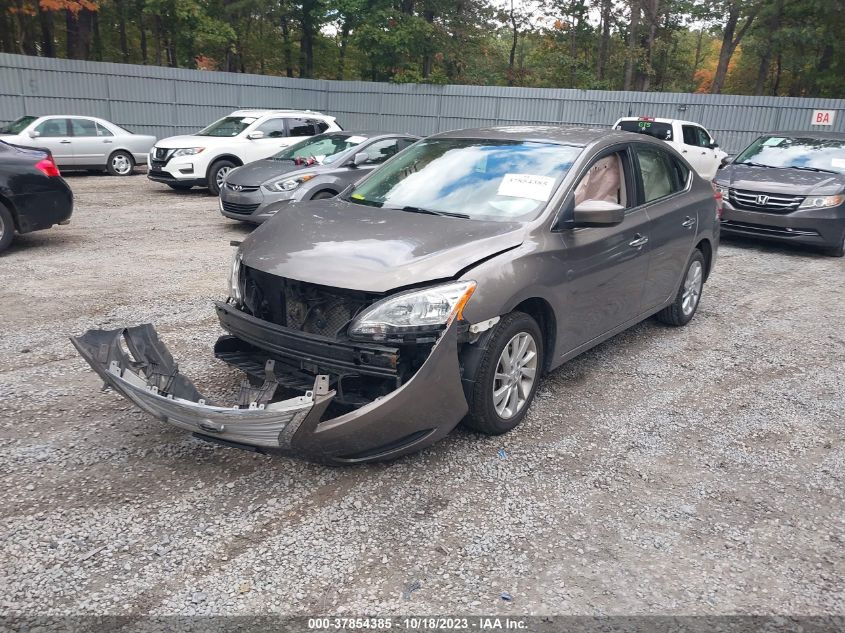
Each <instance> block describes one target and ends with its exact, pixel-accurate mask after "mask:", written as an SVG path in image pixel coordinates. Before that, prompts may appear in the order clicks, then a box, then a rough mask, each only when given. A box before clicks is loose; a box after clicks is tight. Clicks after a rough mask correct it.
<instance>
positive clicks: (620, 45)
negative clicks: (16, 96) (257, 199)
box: [0, 0, 845, 97]
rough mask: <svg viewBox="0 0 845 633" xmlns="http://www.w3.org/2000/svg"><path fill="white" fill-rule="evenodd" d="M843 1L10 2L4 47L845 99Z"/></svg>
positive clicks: (280, 68)
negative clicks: (844, 97) (844, 84)
mask: <svg viewBox="0 0 845 633" xmlns="http://www.w3.org/2000/svg"><path fill="white" fill-rule="evenodd" d="M837 4H840V5H841V2H839V1H838V0H837V2H833V3H831V2H830V1H829V0H826V1H824V2H822V1H821V0H625V1H616V0H302V1H301V2H292V1H287V0H0V51H3V52H10V53H20V54H25V55H41V56H47V57H68V58H73V59H88V60H101V61H116V62H125V63H133V64H155V65H164V66H174V67H184V68H200V69H205V70H221V71H228V72H249V73H260V74H274V75H287V76H290V77H315V78H327V79H363V80H373V81H392V82H429V83H460V84H479V85H513V86H538V87H555V88H584V89H608V90H623V89H630V90H647V91H649V90H650V91H678V92H714V93H733V94H757V95H786V96H823V97H843V96H845V88H843V82H842V81H841V77H843V76H845V11H843V10H842V9H843V8H844V7H842V6H839V9H838V10H837V9H836V7H835V6H834V5H837Z"/></svg>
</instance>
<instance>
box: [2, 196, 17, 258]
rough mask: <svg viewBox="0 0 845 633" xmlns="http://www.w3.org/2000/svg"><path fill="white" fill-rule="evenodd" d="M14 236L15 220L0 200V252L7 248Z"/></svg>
mask: <svg viewBox="0 0 845 633" xmlns="http://www.w3.org/2000/svg"><path fill="white" fill-rule="evenodd" d="M14 238H15V220H14V218H12V213H11V212H10V211H9V210H8V209H7V208H6V205H4V204H3V203H2V202H0V253H2V252H3V251H5V250H6V249H7V248H9V245H10V244H11V243H12V240H13V239H14Z"/></svg>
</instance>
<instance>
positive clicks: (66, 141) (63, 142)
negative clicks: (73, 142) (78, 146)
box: [59, 140, 70, 145]
mask: <svg viewBox="0 0 845 633" xmlns="http://www.w3.org/2000/svg"><path fill="white" fill-rule="evenodd" d="M59 143H62V144H63V145H64V144H65V143H70V141H68V140H64V141H59Z"/></svg>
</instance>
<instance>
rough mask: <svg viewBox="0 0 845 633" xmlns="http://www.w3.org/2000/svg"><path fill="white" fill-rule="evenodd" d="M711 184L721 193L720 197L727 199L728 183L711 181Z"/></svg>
mask: <svg viewBox="0 0 845 633" xmlns="http://www.w3.org/2000/svg"><path fill="white" fill-rule="evenodd" d="M713 185H714V186H715V187H716V191H718V192H719V193H721V194H722V198H723V199H725V200H727V199H728V193H729V192H730V187H729V186H728V185H723V184H721V183H718V182H716V183H713Z"/></svg>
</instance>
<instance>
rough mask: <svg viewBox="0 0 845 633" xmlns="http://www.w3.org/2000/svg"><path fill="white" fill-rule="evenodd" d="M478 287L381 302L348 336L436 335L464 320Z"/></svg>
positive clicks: (436, 289)
mask: <svg viewBox="0 0 845 633" xmlns="http://www.w3.org/2000/svg"><path fill="white" fill-rule="evenodd" d="M475 286H476V284H475V282H474V281H455V282H451V283H447V284H441V285H438V286H431V287H430V288H423V289H421V290H410V291H408V292H400V293H399V294H396V295H393V296H392V297H388V298H387V299H382V300H381V301H379V302H377V303H374V304H373V305H371V306H370V307H369V308H367V309H366V310H364V311H363V312H362V313H361V314H359V315H358V316H357V317H355V319H353V321H352V323H351V324H350V326H349V336H350V337H351V338H357V339H367V340H373V341H385V340H388V339H393V338H402V337H404V336H405V335H409V334H410V335H416V334H419V335H425V334H431V333H436V332H438V331H440V330H442V329H443V328H444V326H446V325H448V324H450V323H451V322H452V321H453V320H454V319H456V318H458V319H460V318H461V312H462V311H463V308H464V306H465V305H466V302H467V301H469V298H470V297H471V296H472V293H473V292H474V291H475Z"/></svg>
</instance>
